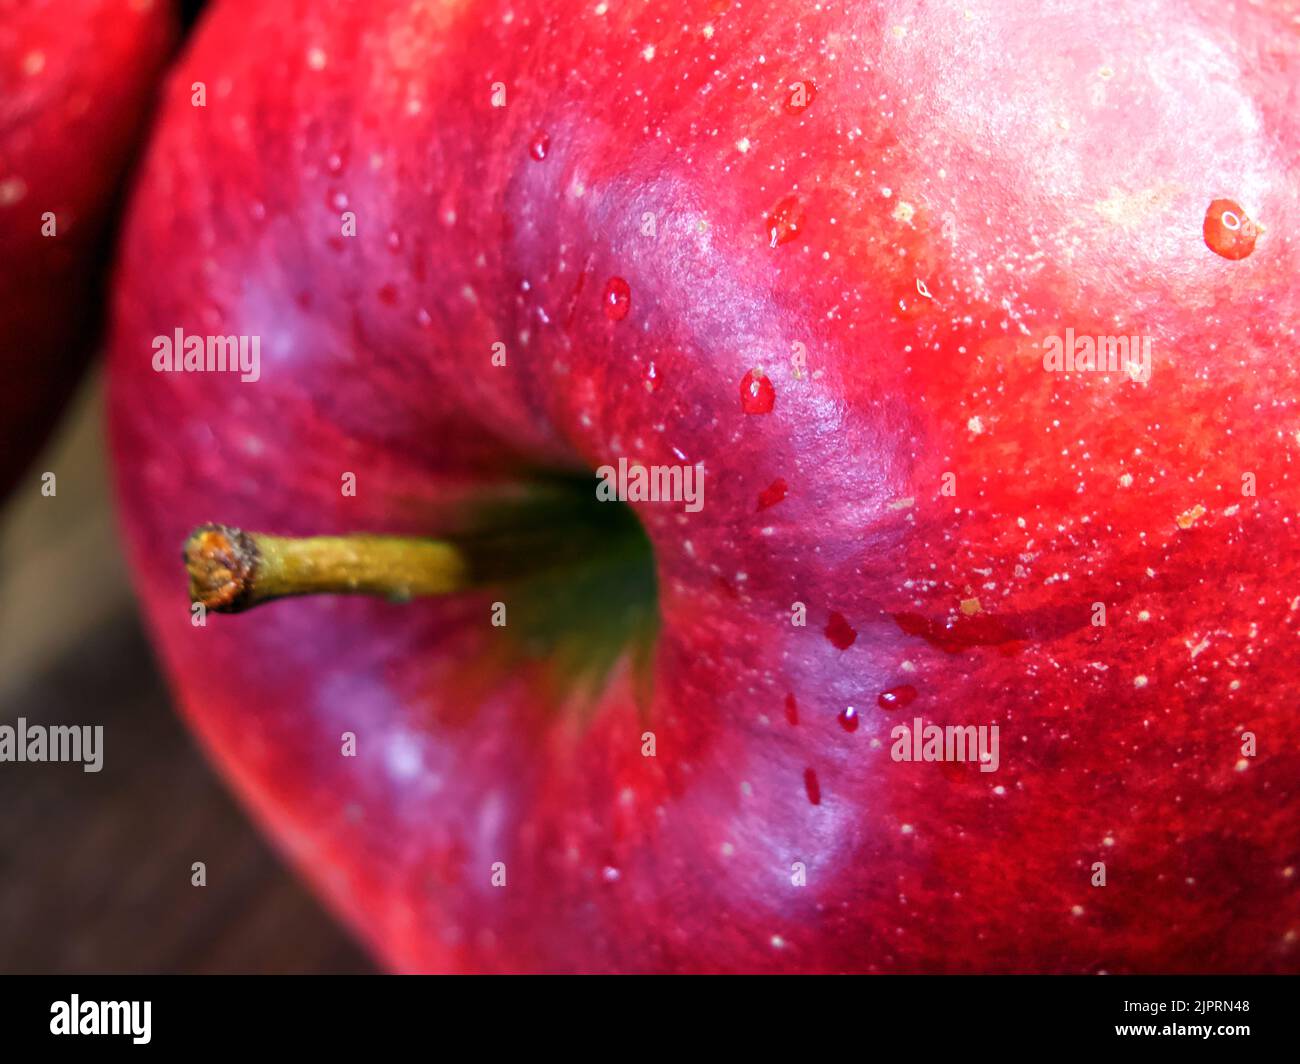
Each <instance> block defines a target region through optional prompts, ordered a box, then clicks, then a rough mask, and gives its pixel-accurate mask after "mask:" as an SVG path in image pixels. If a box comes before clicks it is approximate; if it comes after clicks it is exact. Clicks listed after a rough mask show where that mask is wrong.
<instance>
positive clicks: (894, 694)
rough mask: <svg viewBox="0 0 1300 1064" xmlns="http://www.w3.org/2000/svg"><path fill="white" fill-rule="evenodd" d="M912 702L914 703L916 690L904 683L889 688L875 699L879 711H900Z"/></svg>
mask: <svg viewBox="0 0 1300 1064" xmlns="http://www.w3.org/2000/svg"><path fill="white" fill-rule="evenodd" d="M914 701H916V688H915V687H913V686H912V685H911V684H910V683H905V684H902V685H900V686H898V687H891V688H890V689H889V690H888V691H881V692H880V695H879V696H878V697H877V698H876V705H878V706H879V707H880V708H881V709H902V708H903V707H904V706H910V705H911V704H912V703H913V702H914Z"/></svg>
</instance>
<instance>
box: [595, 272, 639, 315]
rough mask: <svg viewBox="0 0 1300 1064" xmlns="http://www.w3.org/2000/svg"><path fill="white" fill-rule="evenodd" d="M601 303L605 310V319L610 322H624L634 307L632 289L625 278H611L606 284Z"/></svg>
mask: <svg viewBox="0 0 1300 1064" xmlns="http://www.w3.org/2000/svg"><path fill="white" fill-rule="evenodd" d="M600 302H601V305H602V306H603V307H604V308H605V317H607V318H608V319H609V320H610V321H622V320H623V319H624V318H626V317H627V312H628V311H629V310H630V309H631V307H632V289H631V287H629V285H628V283H627V282H626V281H625V280H623V278H621V277H611V278H610V279H609V280H608V281H607V282H606V284H605V292H604V294H603V295H602V296H601V297H600Z"/></svg>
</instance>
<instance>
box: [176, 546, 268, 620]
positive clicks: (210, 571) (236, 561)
mask: <svg viewBox="0 0 1300 1064" xmlns="http://www.w3.org/2000/svg"><path fill="white" fill-rule="evenodd" d="M184 557H185V569H186V571H187V572H188V573H189V574H190V601H191V602H199V603H202V604H203V605H204V606H206V607H207V608H208V609H210V610H215V611H216V612H218V613H238V612H239V611H240V610H243V609H246V608H247V607H248V606H249V605H251V603H249V602H248V601H247V600H248V598H249V594H250V592H251V589H252V587H253V583H254V581H255V579H256V575H257V563H258V561H259V558H260V555H259V552H258V549H257V543H256V541H255V540H254V538H253V537H252V536H250V535H248V534H247V533H244V532H241V531H240V530H239V529H237V528H229V527H227V526H226V525H201V526H200V527H198V528H196V529H195V530H194V531H193V532H191V533H190V537H189V539H187V540H186V541H185V554H184Z"/></svg>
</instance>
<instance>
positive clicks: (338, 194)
mask: <svg viewBox="0 0 1300 1064" xmlns="http://www.w3.org/2000/svg"><path fill="white" fill-rule="evenodd" d="M325 202H326V203H327V204H329V206H331V207H333V208H334V209H335V210H336V211H345V210H347V209H348V194H347V193H346V192H344V191H342V190H341V189H337V188H333V189H330V191H329V192H328V193H327V194H326V196H325Z"/></svg>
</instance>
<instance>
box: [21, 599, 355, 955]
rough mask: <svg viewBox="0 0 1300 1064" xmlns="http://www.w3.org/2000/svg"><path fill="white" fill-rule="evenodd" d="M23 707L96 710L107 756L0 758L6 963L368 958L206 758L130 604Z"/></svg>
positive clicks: (80, 717) (45, 713)
mask: <svg viewBox="0 0 1300 1064" xmlns="http://www.w3.org/2000/svg"><path fill="white" fill-rule="evenodd" d="M18 716H26V717H27V718H28V719H29V720H32V721H37V720H49V721H64V722H68V723H72V722H75V721H86V722H91V721H93V722H94V723H102V724H103V725H104V735H105V743H104V745H105V758H104V765H103V769H102V770H101V771H100V772H98V773H88V772H83V771H82V769H81V767H80V766H77V765H69V764H36V765H33V764H6V765H4V766H0V970H2V971H5V972H358V971H367V970H369V967H370V966H369V964H368V962H367V961H366V960H365V958H364V957H363V956H362V955H361V953H360V951H359V950H358V949H357V948H356V947H355V946H354V945H353V944H352V943H351V942H350V941H349V940H348V938H347V937H346V936H345V934H344V932H343V931H342V930H341V929H340V928H339V927H338V926H336V925H335V924H334V923H333V922H332V920H331V919H330V918H329V917H328V916H327V915H326V914H325V913H324V912H323V911H322V910H321V908H320V907H319V906H318V905H317V903H316V902H315V901H314V900H313V899H312V898H311V897H310V896H309V895H308V894H307V892H306V891H305V890H304V888H303V887H301V886H300V885H299V884H298V883H297V882H296V881H295V880H294V879H293V878H292V876H291V875H290V873H289V872H288V870H287V869H285V868H284V867H283V866H282V865H281V863H280V862H279V860H278V859H277V857H276V856H275V855H274V854H273V853H272V852H271V851H270V850H269V849H268V847H267V845H266V844H265V843H264V842H263V841H262V840H261V839H260V838H259V837H258V836H257V834H256V833H255V831H254V830H253V828H252V826H251V825H250V824H249V823H248V821H247V819H246V818H245V817H244V815H243V813H242V812H241V811H240V810H239V809H238V808H237V807H236V805H235V804H234V802H233V801H232V800H231V799H230V797H229V796H228V795H227V794H226V792H225V791H224V790H223V789H222V786H221V784H220V783H219V781H218V780H217V778H216V777H215V776H214V775H213V773H212V771H211V770H210V769H209V768H208V767H207V765H206V764H205V763H204V761H203V760H202V758H201V756H200V754H199V753H198V751H197V750H196V749H195V747H194V744H193V743H192V741H191V740H190V738H189V736H188V735H187V734H186V732H185V731H184V729H183V727H182V725H181V723H180V721H179V720H178V719H177V717H176V716H175V714H174V713H173V711H172V709H171V706H170V705H169V703H168V697H167V693H166V691H165V690H164V688H163V686H162V683H161V681H160V680H159V678H158V676H157V674H156V672H155V670H154V668H153V666H152V663H151V661H150V657H149V651H148V649H147V647H146V645H145V642H144V639H143V637H142V635H141V633H140V630H139V628H138V627H137V625H136V624H135V622H134V620H133V619H132V618H131V616H130V615H126V616H123V617H120V618H115V619H112V620H110V621H109V622H107V623H106V624H104V625H103V626H102V627H101V628H100V629H98V630H96V631H94V632H92V633H90V635H89V637H88V638H87V639H86V640H85V642H84V644H83V645H82V646H81V647H80V648H79V649H78V652H77V654H76V659H75V661H61V662H59V663H57V664H56V665H55V666H54V667H53V668H52V669H51V670H50V671H49V672H48V673H47V674H45V675H43V676H41V677H38V678H36V680H35V681H34V682H33V683H32V684H30V685H29V686H28V687H27V689H26V690H25V691H23V692H21V693H19V694H18V695H17V696H16V697H11V698H10V699H9V700H8V701H7V704H6V705H5V707H4V713H3V718H4V722H5V723H8V722H11V721H12V720H13V719H14V718H16V717H18ZM199 860H201V861H204V862H205V863H206V865H207V879H208V885H207V886H206V887H195V886H192V885H191V883H190V878H191V871H190V869H191V864H192V862H194V861H199Z"/></svg>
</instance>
